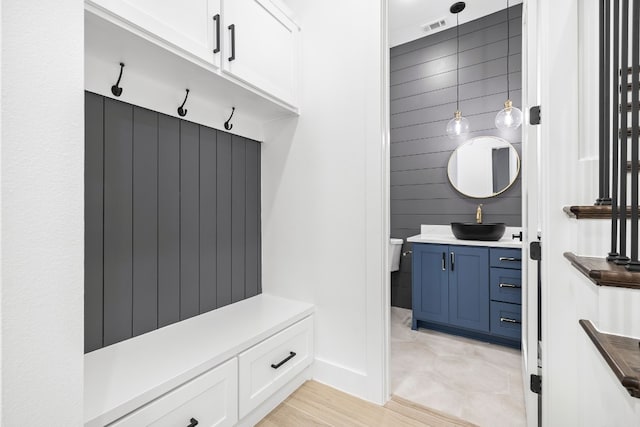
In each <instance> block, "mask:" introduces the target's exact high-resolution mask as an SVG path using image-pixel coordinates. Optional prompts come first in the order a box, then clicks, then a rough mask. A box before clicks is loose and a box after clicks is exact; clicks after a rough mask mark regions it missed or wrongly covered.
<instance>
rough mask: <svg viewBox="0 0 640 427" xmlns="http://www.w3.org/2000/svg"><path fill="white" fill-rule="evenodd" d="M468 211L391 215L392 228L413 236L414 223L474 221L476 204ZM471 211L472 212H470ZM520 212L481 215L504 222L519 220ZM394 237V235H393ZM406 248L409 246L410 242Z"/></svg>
mask: <svg viewBox="0 0 640 427" xmlns="http://www.w3.org/2000/svg"><path fill="white" fill-rule="evenodd" d="M471 208H472V209H469V212H466V211H465V212H462V213H447V214H446V215H443V214H441V213H434V214H420V215H391V223H392V224H393V227H392V228H408V229H411V230H412V231H411V233H410V234H409V236H415V235H416V234H420V226H419V225H418V226H416V224H438V223H442V222H445V221H443V217H445V218H446V223H445V224H444V225H449V224H450V223H451V222H459V221H464V222H475V220H476V209H475V208H476V206H475V205H474V206H471ZM471 211H473V212H471ZM520 216H521V215H520V214H519V213H518V214H503V213H500V214H488V213H487V214H486V215H483V220H484V222H504V223H507V224H509V223H511V224H513V223H517V222H518V221H520ZM393 237H396V236H393ZM407 248H410V244H409V246H408V247H407Z"/></svg>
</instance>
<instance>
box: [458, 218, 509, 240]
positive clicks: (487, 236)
mask: <svg viewBox="0 0 640 427" xmlns="http://www.w3.org/2000/svg"><path fill="white" fill-rule="evenodd" d="M505 230H506V226H505V225H504V223H502V222H500V223H493V224H488V223H487V224H476V223H475V222H452V223H451V231H452V232H453V235H454V236H456V239H460V240H487V241H496V240H500V239H501V238H502V236H503V235H504V231H505Z"/></svg>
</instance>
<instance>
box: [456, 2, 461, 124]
mask: <svg viewBox="0 0 640 427" xmlns="http://www.w3.org/2000/svg"><path fill="white" fill-rule="evenodd" d="M459 15H460V13H459V12H458V13H456V111H460V19H459Z"/></svg>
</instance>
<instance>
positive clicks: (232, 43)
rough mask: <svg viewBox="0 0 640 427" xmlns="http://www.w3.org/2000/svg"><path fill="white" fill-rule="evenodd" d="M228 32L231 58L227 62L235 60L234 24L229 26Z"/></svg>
mask: <svg viewBox="0 0 640 427" xmlns="http://www.w3.org/2000/svg"><path fill="white" fill-rule="evenodd" d="M229 31H231V56H230V57H229V62H231V61H234V60H235V59H236V24H231V25H229Z"/></svg>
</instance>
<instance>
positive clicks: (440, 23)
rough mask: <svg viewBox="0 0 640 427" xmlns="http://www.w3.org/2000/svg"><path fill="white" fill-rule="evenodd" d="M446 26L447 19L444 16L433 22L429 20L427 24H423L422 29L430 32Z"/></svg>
mask: <svg viewBox="0 0 640 427" xmlns="http://www.w3.org/2000/svg"><path fill="white" fill-rule="evenodd" d="M446 26H447V20H446V19H445V18H440V19H437V20H435V21H433V22H429V23H428V24H425V25H423V26H422V29H423V30H424V31H425V32H427V33H430V32H432V31H439V30H441V29H442V28H444V27H446Z"/></svg>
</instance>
